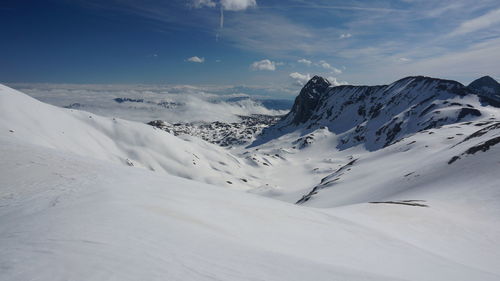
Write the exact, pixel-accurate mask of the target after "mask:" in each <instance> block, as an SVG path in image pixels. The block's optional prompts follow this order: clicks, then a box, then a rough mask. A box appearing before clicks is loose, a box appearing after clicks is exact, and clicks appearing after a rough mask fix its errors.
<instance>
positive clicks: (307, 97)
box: [289, 76, 331, 125]
mask: <svg viewBox="0 0 500 281" xmlns="http://www.w3.org/2000/svg"><path fill="white" fill-rule="evenodd" d="M330 86H331V84H330V82H328V80H326V79H325V78H323V77H319V76H314V77H313V78H312V79H311V80H309V82H307V84H306V85H305V86H304V87H303V88H302V90H301V91H300V94H299V95H298V96H297V98H295V103H294V104H293V107H292V110H291V111H290V113H289V115H291V116H293V119H292V123H293V124H295V125H298V124H301V123H304V122H306V121H307V120H309V119H310V118H311V116H312V115H313V114H314V113H315V110H316V108H317V107H318V103H319V102H320V101H321V95H322V94H324V92H325V91H326V90H327V89H328V87H330Z"/></svg>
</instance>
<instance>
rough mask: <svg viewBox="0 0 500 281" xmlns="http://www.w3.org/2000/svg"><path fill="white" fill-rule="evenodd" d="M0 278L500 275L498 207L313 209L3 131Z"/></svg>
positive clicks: (438, 280)
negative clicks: (70, 150) (28, 140)
mask: <svg viewBox="0 0 500 281" xmlns="http://www.w3.org/2000/svg"><path fill="white" fill-rule="evenodd" d="M0 156H1V157H2V159H4V160H5V159H9V161H2V162H1V163H0V171H1V172H2V176H1V177H0V187H1V189H0V192H1V197H0V222H1V227H0V249H1V255H0V279H1V280H9V281H17V280H20V281H24V280H47V281H49V280H50V281H54V280H82V281H83V280H85V281H91V280H99V281H101V280H228V281H229V280H230V281H235V280H287V281H288V280H346V281H349V280H355V281H358V280H384V281H386V280H418V281H423V280H424V281H425V280H436V281H442V280H464V281H468V280H484V281H488V280H498V278H499V277H500V270H499V268H498V261H499V257H500V256H499V253H500V229H499V227H498V217H499V216H498V213H497V214H496V216H494V215H493V214H492V215H491V216H486V215H485V214H484V212H481V210H479V211H477V210H475V209H474V208H468V207H467V205H465V204H464V205H448V204H435V205H432V206H431V207H430V208H419V207H409V206H402V205H390V204H386V205H384V204H380V205H375V204H359V205H351V206H348V207H344V208H336V209H310V208H305V207H302V206H297V205H292V204H288V203H284V202H279V201H276V200H272V199H268V198H265V197H260V196H255V195H251V194H248V193H241V192H237V191H232V190H230V189H225V188H219V187H214V186H209V185H206V184H202V183H197V182H194V181H189V180H185V179H181V178H176V177H172V176H168V175H162V174H159V173H151V172H148V171H145V170H143V169H134V168H132V167H126V166H123V165H117V164H113V163H109V162H104V161H99V160H95V159H91V158H86V157H82V156H79V155H75V154H73V153H68V152H61V151H57V150H54V149H50V148H45V147H40V146H34V145H30V144H23V143H19V142H15V143H13V142H12V140H9V139H6V138H5V136H4V135H2V136H1V137H0Z"/></svg>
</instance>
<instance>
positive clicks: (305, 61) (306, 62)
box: [297, 59, 312, 66]
mask: <svg viewBox="0 0 500 281" xmlns="http://www.w3.org/2000/svg"><path fill="white" fill-rule="evenodd" d="M297 62H298V63H302V64H305V65H307V66H310V65H311V64H312V61H310V60H307V59H300V60H298V61H297Z"/></svg>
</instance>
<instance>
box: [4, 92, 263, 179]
mask: <svg viewBox="0 0 500 281" xmlns="http://www.w3.org/2000/svg"><path fill="white" fill-rule="evenodd" d="M0 131H2V134H5V135H6V136H7V137H8V138H9V139H12V140H16V141H23V142H29V143H32V144H36V145H40V146H45V147H49V148H54V149H57V150H59V151H68V152H73V153H77V154H80V155H84V156H89V157H93V158H97V159H100V160H107V161H110V162H114V163H122V164H126V165H133V166H137V167H142V168H146V169H149V170H154V171H162V172H166V173H169V174H172V175H177V176H181V177H185V178H190V179H196V180H199V181H202V182H207V183H214V184H217V185H226V186H237V187H241V188H245V187H247V186H251V185H252V184H253V185H256V186H258V185H260V183H255V182H253V180H252V178H253V177H252V174H251V172H252V169H251V167H248V168H244V166H245V163H243V162H241V161H239V160H238V159H237V158H236V157H234V156H233V155H231V154H230V153H229V152H227V151H226V150H224V149H222V148H220V147H219V146H216V145H212V144H209V143H207V142H204V141H202V140H200V139H198V138H195V137H189V136H185V137H184V139H180V138H178V137H175V136H173V135H171V134H169V133H167V132H165V131H162V130H159V129H155V128H154V127H151V126H148V125H146V124H141V123H136V122H130V121H126V120H122V119H115V118H105V117H100V116H97V115H94V114H91V113H87V112H84V111H78V110H73V109H64V108H59V107H55V106H51V105H48V104H44V103H41V102H39V101H37V100H35V99H33V98H31V97H29V96H27V95H25V94H23V93H21V92H18V91H16V90H13V89H10V88H8V87H6V86H3V85H0ZM242 179H246V180H247V181H246V182H243V181H242Z"/></svg>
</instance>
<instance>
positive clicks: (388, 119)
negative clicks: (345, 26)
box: [254, 76, 498, 150]
mask: <svg viewBox="0 0 500 281" xmlns="http://www.w3.org/2000/svg"><path fill="white" fill-rule="evenodd" d="M497 111H498V110H497V109H495V110H493V112H497ZM489 116H494V114H493V113H492V109H490V108H489V107H485V106H482V104H481V97H480V96H478V95H476V94H475V93H474V92H472V91H471V90H469V89H468V88H467V87H465V86H464V85H462V84H460V83H458V82H456V81H450V80H442V79H435V78H429V77H422V76H418V77H407V78H404V79H401V80H399V81H396V82H394V83H392V84H390V85H383V86H336V87H334V86H332V85H331V84H330V83H329V82H328V80H326V79H324V78H322V77H318V76H315V77H313V78H312V79H311V80H310V81H309V82H308V83H307V84H306V85H305V86H304V88H303V89H302V91H301V92H300V94H299V95H298V96H297V98H296V99H295V104H294V105H293V108H292V110H291V111H290V113H289V114H288V115H287V116H286V117H285V118H284V119H282V120H281V121H280V122H278V123H277V124H275V125H274V126H272V127H270V128H268V129H267V130H265V131H264V134H263V136H262V137H261V138H260V140H259V139H258V140H257V141H256V142H255V143H254V145H259V144H262V143H264V142H266V141H268V140H272V139H274V138H275V137H276V136H280V135H284V134H287V133H290V132H293V131H297V130H300V131H301V132H302V134H307V133H308V132H312V131H314V130H317V129H318V128H321V127H326V128H328V130H329V131H331V132H334V133H335V134H337V135H339V136H340V137H341V139H340V141H339V143H338V145H337V147H338V148H339V149H346V148H349V147H353V146H356V145H358V144H364V146H365V147H366V148H367V149H369V150H376V149H380V148H383V147H387V146H389V145H390V144H392V143H394V142H396V141H398V140H400V139H401V138H402V137H404V136H408V135H410V134H414V133H416V132H419V131H422V130H428V129H432V128H438V127H440V126H443V125H447V124H453V123H457V122H462V121H470V120H476V119H479V118H484V117H489Z"/></svg>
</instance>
